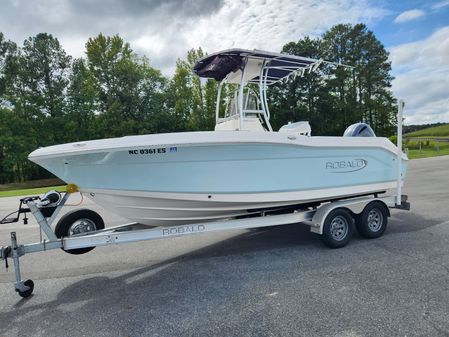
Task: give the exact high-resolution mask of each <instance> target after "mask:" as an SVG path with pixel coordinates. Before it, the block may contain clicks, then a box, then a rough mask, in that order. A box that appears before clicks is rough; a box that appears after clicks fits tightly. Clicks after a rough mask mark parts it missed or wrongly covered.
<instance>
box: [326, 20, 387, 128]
mask: <svg viewBox="0 0 449 337" xmlns="http://www.w3.org/2000/svg"><path fill="white" fill-rule="evenodd" d="M323 57H324V58H325V59H327V60H330V61H334V62H337V63H342V64H347V65H349V66H353V67H354V68H353V70H349V69H347V68H344V67H334V68H330V69H331V70H330V76H331V78H332V79H331V80H329V81H328V84H329V85H328V87H329V89H330V90H331V92H332V93H333V94H334V95H335V96H336V97H337V98H338V102H337V104H336V106H337V107H338V109H339V110H340V113H341V115H342V117H343V119H342V121H343V123H344V124H348V123H354V122H357V121H365V122H367V123H368V124H370V125H371V126H372V128H373V129H374V131H375V132H376V133H378V134H380V135H388V134H390V132H391V131H392V128H393V127H394V111H395V108H394V103H395V100H394V98H393V95H392V93H391V90H390V88H391V81H392V79H393V78H392V76H391V75H390V74H389V73H390V71H391V62H389V61H388V52H387V51H386V50H385V48H384V46H383V45H382V43H381V42H380V41H379V40H378V39H377V38H376V37H375V35H374V34H373V33H372V32H371V31H369V30H368V29H367V27H366V26H365V25H364V24H356V25H354V26H352V25H349V24H340V25H336V26H334V27H332V28H331V29H330V30H329V31H328V32H326V33H325V34H324V35H323Z"/></svg>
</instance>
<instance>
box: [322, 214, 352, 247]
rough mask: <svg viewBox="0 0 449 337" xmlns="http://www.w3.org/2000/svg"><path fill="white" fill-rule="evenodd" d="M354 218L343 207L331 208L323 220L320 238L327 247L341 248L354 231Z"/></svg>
mask: <svg viewBox="0 0 449 337" xmlns="http://www.w3.org/2000/svg"><path fill="white" fill-rule="evenodd" d="M353 222H354V220H353V218H352V216H351V214H350V213H349V212H348V211H347V210H346V209H344V208H336V209H334V210H332V211H331V212H330V213H329V214H328V215H327V216H326V219H325V220H324V225H323V234H322V235H321V240H322V241H323V243H324V244H325V245H326V246H327V247H329V248H342V247H344V246H346V245H347V244H348V242H349V240H351V238H352V235H353V233H354V224H353Z"/></svg>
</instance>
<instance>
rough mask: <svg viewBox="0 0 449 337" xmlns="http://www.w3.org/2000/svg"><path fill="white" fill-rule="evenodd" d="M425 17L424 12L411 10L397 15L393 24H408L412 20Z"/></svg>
mask: <svg viewBox="0 0 449 337" xmlns="http://www.w3.org/2000/svg"><path fill="white" fill-rule="evenodd" d="M424 15H426V12H424V11H422V10H420V9H411V10H409V11H405V12H402V13H401V14H399V15H398V16H397V17H396V18H395V19H394V22H395V23H403V22H408V21H412V20H416V19H418V18H420V17H422V16H424Z"/></svg>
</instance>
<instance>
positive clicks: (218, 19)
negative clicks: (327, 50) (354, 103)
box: [0, 0, 449, 124]
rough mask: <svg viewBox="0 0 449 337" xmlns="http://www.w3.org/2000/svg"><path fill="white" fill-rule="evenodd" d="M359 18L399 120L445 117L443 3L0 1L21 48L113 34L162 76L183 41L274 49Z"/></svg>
mask: <svg viewBox="0 0 449 337" xmlns="http://www.w3.org/2000/svg"><path fill="white" fill-rule="evenodd" d="M359 22H362V23H365V24H366V25H367V26H368V28H369V29H370V30H372V31H373V32H374V34H375V35H376V36H377V38H378V39H379V40H380V41H381V42H382V43H383V44H384V45H385V47H386V49H387V50H388V51H389V53H390V61H391V62H392V75H393V76H394V77H395V79H394V80H393V82H392V90H393V94H394V95H395V97H396V98H402V99H404V101H405V103H406V105H405V110H404V114H405V117H406V119H405V123H406V124H422V123H434V122H449V0H427V1H426V0H410V1H401V0H395V1H388V0H377V1H374V0H322V1H318V0H300V1H299V0H194V1H192V0H190V1H189V0H33V1H29V0H0V31H1V32H3V33H4V34H5V36H6V38H8V39H10V40H13V41H15V42H17V43H18V44H19V45H21V44H22V42H23V40H25V39H26V38H27V37H29V36H33V35H36V34H37V33H40V32H47V33H51V34H53V35H54V36H55V37H57V38H58V39H59V40H60V42H61V43H62V45H63V47H64V49H65V50H66V51H67V53H68V54H70V55H72V56H74V57H81V56H84V45H85V43H86V41H87V39H88V38H89V37H93V36H96V35H98V34H99V33H100V32H102V33H103V34H106V35H114V34H119V35H120V36H121V37H123V38H124V39H125V40H126V41H128V42H130V44H131V48H132V49H133V50H134V51H136V52H137V53H138V54H141V55H146V56H147V57H148V58H149V59H150V62H151V64H152V65H153V66H154V67H156V68H158V69H160V70H161V71H162V72H163V73H164V74H165V75H167V76H170V75H172V73H173V70H174V66H175V62H176V60H177V59H178V58H180V57H181V58H182V57H184V56H185V55H186V52H187V51H188V50H189V49H191V48H197V47H200V46H201V47H202V48H203V49H204V50H206V51H207V52H208V53H213V52H216V51H219V50H223V49H228V48H233V47H238V48H244V49H253V48H257V49H264V50H268V51H280V50H281V48H282V46H283V45H284V44H285V43H287V42H290V41H297V40H299V39H301V38H303V37H304V36H307V35H308V36H311V37H318V36H320V35H321V34H322V33H323V32H325V31H326V30H327V29H329V28H330V27H332V26H333V25H335V24H339V23H351V24H355V23H359Z"/></svg>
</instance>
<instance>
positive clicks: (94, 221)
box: [55, 209, 104, 255]
mask: <svg viewBox="0 0 449 337" xmlns="http://www.w3.org/2000/svg"><path fill="white" fill-rule="evenodd" d="M101 229H104V221H103V219H102V218H101V216H100V215H99V214H98V213H97V212H94V211H92V210H90V209H79V210H75V211H72V212H69V213H67V214H65V215H64V216H63V217H62V218H61V219H60V220H59V221H58V223H57V224H56V227H55V234H56V236H57V237H58V238H62V237H69V236H73V235H79V234H83V233H88V232H93V231H97V230H101ZM94 248H95V247H86V248H77V249H69V250H64V249H63V250H64V251H65V252H67V253H69V254H75V255H80V254H84V253H87V252H89V251H91V250H92V249H94Z"/></svg>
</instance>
